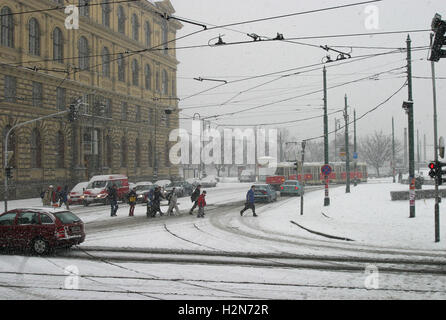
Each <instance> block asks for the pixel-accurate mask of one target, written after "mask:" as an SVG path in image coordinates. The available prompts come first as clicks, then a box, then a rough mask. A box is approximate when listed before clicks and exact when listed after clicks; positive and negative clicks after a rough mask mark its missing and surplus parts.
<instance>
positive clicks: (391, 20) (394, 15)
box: [171, 0, 446, 159]
mask: <svg viewBox="0 0 446 320" xmlns="http://www.w3.org/2000/svg"><path fill="white" fill-rule="evenodd" d="M171 2H172V4H173V6H174V8H175V10H176V13H175V15H176V16H177V17H181V18H186V19H189V20H194V21H199V22H202V23H205V24H206V25H207V26H208V28H211V27H212V26H214V25H226V24H231V23H238V22H242V21H247V20H252V19H259V18H267V17H273V16H279V15H286V14H293V13H298V12H303V11H310V10H315V9H322V8H327V7H334V6H341V5H346V4H353V3H357V2H360V1H359V0H345V1H338V0H336V1H335V0H332V1H328V0H325V1H324V0H314V1H298V0H268V1H267V0H225V1H221V0H187V1H185V0H171ZM370 6H371V7H372V8H370ZM437 12H438V13H440V14H442V15H443V16H444V18H446V1H444V0H431V1H428V0H384V1H382V2H377V3H373V4H364V5H360V6H354V7H348V8H340V9H336V10H328V11H324V12H316V13H311V14H304V15H294V16H290V17H285V18H280V19H275V20H266V21H260V22H256V23H249V24H241V25H235V26H231V27H229V29H212V30H209V31H205V32H201V33H198V34H196V35H193V36H190V37H186V38H184V39H181V40H179V41H177V44H176V45H177V47H178V48H180V47H183V46H196V45H207V44H208V43H210V44H215V43H216V42H217V40H218V36H219V35H222V39H223V41H224V42H226V43H232V42H237V41H250V40H252V39H251V38H250V37H248V36H247V35H246V34H247V33H250V34H251V33H255V34H257V35H260V36H263V37H265V38H264V39H266V38H274V37H276V35H277V33H281V34H283V37H284V38H285V40H287V39H290V38H300V37H309V36H325V35H339V34H352V33H369V32H387V31H406V30H407V31H408V30H426V29H430V25H431V21H432V18H433V16H434V14H435V13H437ZM375 13H378V16H376V15H375ZM374 17H379V21H377V20H376V19H373V18H374ZM376 22H378V24H376ZM183 24H184V27H183V29H182V30H180V32H179V33H178V36H184V35H187V34H189V33H191V32H194V31H198V30H201V29H202V28H201V27H199V26H195V25H192V24H188V23H183ZM373 25H374V26H377V29H373V28H371V27H373ZM223 35H224V36H223ZM410 37H411V39H412V47H413V48H416V47H423V46H428V45H429V32H419V33H416V32H413V33H410ZM406 38H407V33H406V32H405V33H401V34H393V35H374V36H362V37H338V38H325V39H323V38H321V39H307V40H293V41H294V43H293V42H291V41H290V42H287V41H269V42H267V41H264V42H261V41H260V42H255V43H254V42H252V43H247V44H239V45H226V46H217V47H216V46H212V47H211V46H206V47H200V48H192V49H178V50H177V58H178V60H179V61H180V65H179V67H178V95H179V97H180V99H181V101H180V103H179V105H180V108H181V109H183V111H182V113H181V117H182V118H185V117H188V116H192V115H194V114H195V113H197V112H198V113H199V114H200V116H201V117H210V116H211V117H212V116H214V115H222V114H226V115H223V116H220V117H217V118H211V119H210V120H211V121H212V123H213V124H214V125H217V124H218V125H234V124H240V125H250V124H271V123H278V122H286V121H292V120H299V119H304V118H309V117H318V116H322V115H323V109H322V107H323V93H322V91H320V92H317V93H314V94H309V93H311V92H314V91H318V90H322V88H323V82H322V67H323V65H322V64H321V63H322V62H323V61H324V62H325V60H326V59H324V57H325V56H326V55H327V54H329V55H330V56H331V58H332V59H333V60H336V58H337V57H338V53H336V52H333V51H331V52H329V53H327V52H326V51H324V50H323V49H321V48H320V47H319V46H326V45H328V46H331V47H332V48H333V49H336V50H339V51H344V52H346V53H350V54H351V57H352V59H351V60H343V61H340V62H336V63H327V64H326V67H327V85H328V87H331V86H336V85H342V84H344V83H346V82H351V81H354V80H358V79H362V78H367V77H372V76H373V75H375V74H378V73H382V72H385V71H389V73H383V74H381V75H379V76H374V77H373V78H372V79H367V80H362V81H359V82H356V83H352V84H348V85H342V86H340V87H337V88H332V89H329V91H328V111H329V113H333V112H336V111H338V110H340V109H343V107H344V95H346V94H347V96H348V105H349V106H350V107H351V108H350V109H349V110H350V111H351V112H352V110H353V109H355V110H356V113H357V117H360V116H362V115H363V114H364V113H366V112H367V111H369V110H371V109H373V108H374V107H376V106H377V105H378V104H380V103H381V102H383V101H385V100H386V99H388V98H389V97H390V96H391V95H392V94H394V93H395V92H396V91H397V90H398V89H399V88H401V86H403V84H404V82H405V81H406V73H405V72H406V68H405V66H406V64H407V63H406V52H405V51H403V52H397V53H394V54H387V55H383V56H379V57H373V58H368V59H362V60H359V58H358V57H361V56H364V55H371V54H377V53H385V52H389V51H392V49H393V48H405V47H406ZM296 42H298V43H296ZM335 46H338V47H335ZM343 46H345V47H343ZM350 46H353V47H379V48H383V49H377V48H373V49H372V48H353V49H351V48H350ZM414 50H416V49H414ZM427 55H428V51H427V50H421V51H420V50H419V51H414V52H413V53H412V59H413V75H414V76H416V77H430V76H431V68H430V62H429V61H427ZM354 60H359V61H357V62H353V61H354ZM310 65H315V66H312V67H307V68H303V69H296V68H299V67H305V66H310ZM293 69H294V70H293ZM281 71H284V72H281ZM297 71H305V72H304V73H301V74H298V75H290V76H287V77H281V78H280V79H279V77H280V76H284V75H288V74H292V73H295V72H297ZM436 71H437V77H439V78H443V79H438V80H437V92H438V123H439V136H441V135H446V127H445V126H444V123H446V122H445V121H446V112H445V108H446V97H445V95H444V92H445V84H446V80H444V78H445V77H446V59H444V60H441V61H440V62H439V63H437V64H436ZM276 72H281V73H276ZM269 73H276V74H274V75H269V76H263V77H258V78H255V79H250V80H245V81H238V82H235V83H231V82H233V81H235V80H242V79H244V78H247V77H253V76H260V75H266V74H269ZM199 77H201V78H209V79H214V80H226V81H227V82H228V84H225V85H221V86H220V87H219V88H216V89H214V90H210V91H207V92H204V93H201V94H199V93H200V92H202V91H204V90H206V89H210V88H212V87H215V86H217V85H219V84H222V83H223V82H213V81H202V82H200V81H197V80H194V78H199ZM272 80H275V81H272ZM267 81H272V82H271V83H269V84H264V83H265V82H267ZM262 84H264V85H262ZM256 86H258V87H257V88H255V87H256ZM302 95H304V96H303V97H299V98H296V97H297V96H302ZM413 96H414V103H415V109H414V110H415V112H414V116H415V128H416V129H418V130H419V134H420V140H421V141H422V140H423V136H424V134H426V137H427V140H428V144H431V145H432V144H433V103H432V82H431V80H430V78H429V79H419V78H414V79H413ZM407 99H408V91H407V86H406V87H404V88H403V89H402V90H401V91H400V92H399V93H398V94H397V95H396V96H394V97H393V98H392V99H391V100H390V101H389V102H387V103H386V104H384V105H383V106H381V107H379V108H378V109H377V110H375V111H373V112H372V113H370V114H368V115H367V116H365V117H364V118H363V119H361V120H360V121H358V123H357V128H358V129H357V130H358V135H359V136H364V135H367V134H370V133H373V131H375V130H378V131H379V130H382V131H384V132H385V133H388V134H390V133H391V118H392V116H393V117H394V118H395V131H396V135H397V138H398V139H400V140H401V141H402V140H403V132H404V128H405V127H407V116H406V114H405V113H404V111H403V110H402V108H401V106H402V102H403V101H404V100H407ZM281 100H287V101H283V102H278V101H281ZM265 104H267V105H268V106H263V105H265ZM215 105H216V106H215ZM262 106H263V107H262ZM248 108H254V109H252V110H249V111H245V110H246V109H248ZM335 118H338V119H340V118H342V113H336V114H332V115H329V130H330V131H331V130H333V129H334V122H335ZM182 125H183V126H185V127H188V126H189V125H190V121H189V120H184V121H182ZM269 127H275V128H281V127H286V128H289V129H290V130H291V132H292V134H293V135H295V136H296V138H297V139H298V140H302V139H308V138H312V137H316V136H320V135H321V134H323V118H322V117H320V118H316V119H313V120H308V121H301V122H295V123H288V124H277V125H270V126H269ZM350 130H351V132H353V127H351V129H350ZM415 138H416V132H415ZM427 158H428V159H431V158H433V150H432V149H430V150H429V149H428V156H427Z"/></svg>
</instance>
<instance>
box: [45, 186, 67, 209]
mask: <svg viewBox="0 0 446 320" xmlns="http://www.w3.org/2000/svg"><path fill="white" fill-rule="evenodd" d="M68 194H69V190H68V186H65V187H64V188H63V189H62V187H60V186H58V187H57V188H56V189H55V188H54V186H52V185H51V186H49V187H48V188H47V189H46V190H43V191H42V192H41V193H40V198H41V199H42V204H43V205H44V206H53V207H54V206H58V207H62V205H63V204H65V206H66V208H67V210H70V207H69V204H68Z"/></svg>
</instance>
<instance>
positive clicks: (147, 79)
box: [144, 64, 152, 90]
mask: <svg viewBox="0 0 446 320" xmlns="http://www.w3.org/2000/svg"><path fill="white" fill-rule="evenodd" d="M144 74H145V78H144V80H145V86H146V90H152V70H150V66H149V65H148V64H146V68H145V72H144Z"/></svg>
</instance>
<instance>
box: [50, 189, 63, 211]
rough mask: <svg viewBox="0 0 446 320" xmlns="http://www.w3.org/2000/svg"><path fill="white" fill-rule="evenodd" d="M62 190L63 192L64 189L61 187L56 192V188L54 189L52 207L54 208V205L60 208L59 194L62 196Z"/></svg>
mask: <svg viewBox="0 0 446 320" xmlns="http://www.w3.org/2000/svg"><path fill="white" fill-rule="evenodd" d="M61 190H62V188H61V187H60V186H58V187H57V189H56V190H54V188H53V191H52V194H51V205H52V206H54V205H57V206H59V194H60V191H61Z"/></svg>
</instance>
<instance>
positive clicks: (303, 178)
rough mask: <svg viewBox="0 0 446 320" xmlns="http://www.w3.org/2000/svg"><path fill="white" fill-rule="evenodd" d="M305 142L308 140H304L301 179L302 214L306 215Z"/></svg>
mask: <svg viewBox="0 0 446 320" xmlns="http://www.w3.org/2000/svg"><path fill="white" fill-rule="evenodd" d="M305 144H306V141H305V140H304V141H302V165H301V168H302V169H301V175H300V176H301V179H302V186H301V187H302V190H301V192H300V215H301V216H303V215H304V192H305V172H304V160H305Z"/></svg>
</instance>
